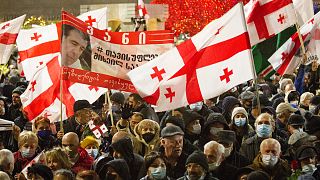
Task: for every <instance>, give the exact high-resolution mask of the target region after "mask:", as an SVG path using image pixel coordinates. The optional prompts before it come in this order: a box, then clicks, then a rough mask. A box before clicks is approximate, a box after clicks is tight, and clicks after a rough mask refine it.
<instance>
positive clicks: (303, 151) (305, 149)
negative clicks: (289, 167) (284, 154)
mask: <svg viewBox="0 0 320 180" xmlns="http://www.w3.org/2000/svg"><path fill="white" fill-rule="evenodd" d="M314 156H317V150H316V149H315V148H314V147H312V146H301V147H299V148H298V150H297V159H298V160H300V161H301V160H303V159H305V158H310V157H314Z"/></svg>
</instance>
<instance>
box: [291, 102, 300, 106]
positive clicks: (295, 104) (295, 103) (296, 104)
mask: <svg viewBox="0 0 320 180" xmlns="http://www.w3.org/2000/svg"><path fill="white" fill-rule="evenodd" d="M290 104H292V105H294V106H298V104H299V101H291V102H290Z"/></svg>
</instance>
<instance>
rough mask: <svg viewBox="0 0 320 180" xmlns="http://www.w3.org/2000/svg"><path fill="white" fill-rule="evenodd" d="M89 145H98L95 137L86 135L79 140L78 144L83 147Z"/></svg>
mask: <svg viewBox="0 0 320 180" xmlns="http://www.w3.org/2000/svg"><path fill="white" fill-rule="evenodd" d="M89 145H94V146H95V147H99V142H98V141H97V139H96V138H94V137H92V136H87V137H86V138H84V139H83V140H82V141H81V142H80V146H81V147H82V148H83V149H85V148H86V147H87V146H89Z"/></svg>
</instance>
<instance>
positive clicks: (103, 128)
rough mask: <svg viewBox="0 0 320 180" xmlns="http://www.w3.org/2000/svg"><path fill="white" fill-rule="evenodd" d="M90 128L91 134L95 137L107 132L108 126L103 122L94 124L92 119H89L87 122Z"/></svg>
mask: <svg viewBox="0 0 320 180" xmlns="http://www.w3.org/2000/svg"><path fill="white" fill-rule="evenodd" d="M88 125H89V128H90V130H91V131H92V132H93V134H94V135H95V136H96V138H98V139H99V138H100V137H101V136H102V135H103V134H105V133H106V132H108V128H107V126H106V125H105V124H102V125H100V126H99V125H95V124H94V122H93V120H90V121H89V122H88Z"/></svg>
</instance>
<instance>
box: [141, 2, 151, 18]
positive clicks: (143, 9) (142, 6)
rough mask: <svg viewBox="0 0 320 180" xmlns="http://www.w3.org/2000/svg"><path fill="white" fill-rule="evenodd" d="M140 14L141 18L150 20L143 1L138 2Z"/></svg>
mask: <svg viewBox="0 0 320 180" xmlns="http://www.w3.org/2000/svg"><path fill="white" fill-rule="evenodd" d="M138 12H139V16H140V17H144V18H145V19H148V18H149V14H148V12H147V8H146V5H145V4H144V2H143V0H138Z"/></svg>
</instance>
